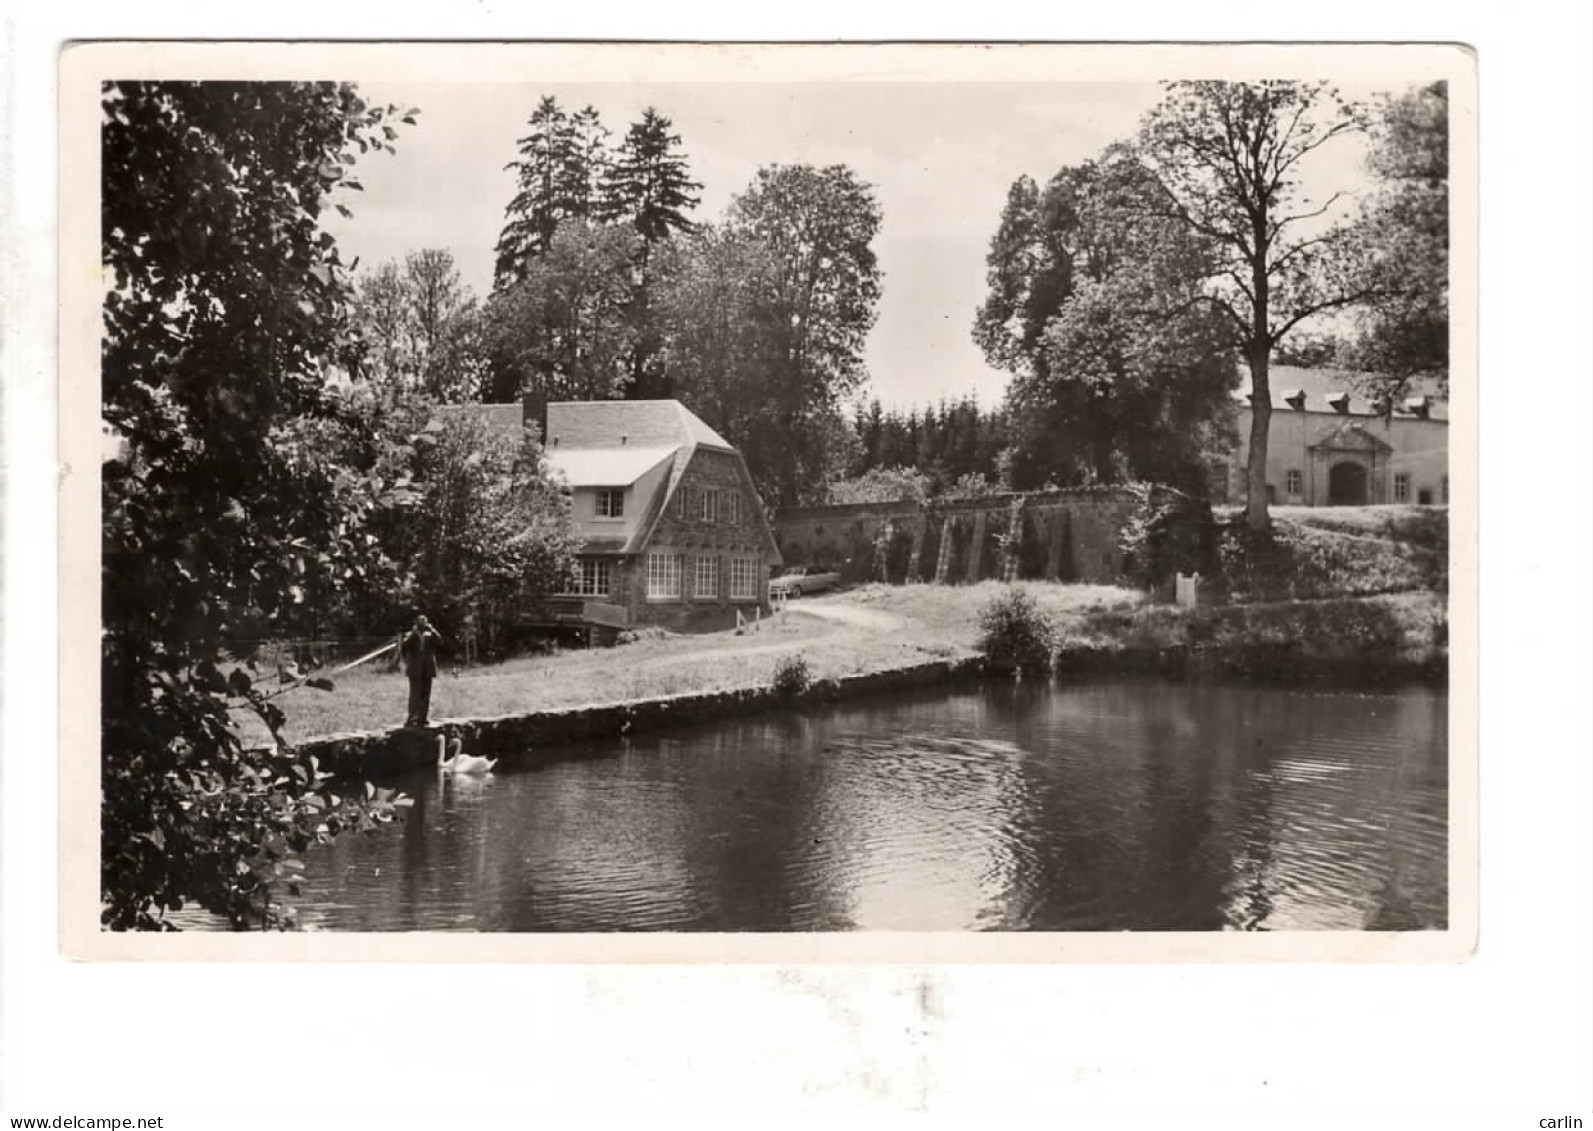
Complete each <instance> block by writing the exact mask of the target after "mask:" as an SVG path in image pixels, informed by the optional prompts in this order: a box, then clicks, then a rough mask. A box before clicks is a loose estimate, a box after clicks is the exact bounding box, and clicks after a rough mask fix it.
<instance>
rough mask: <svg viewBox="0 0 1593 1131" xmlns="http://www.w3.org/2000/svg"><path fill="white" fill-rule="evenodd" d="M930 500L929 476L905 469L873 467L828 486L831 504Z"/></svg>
mask: <svg viewBox="0 0 1593 1131" xmlns="http://www.w3.org/2000/svg"><path fill="white" fill-rule="evenodd" d="M928 497H929V477H928V476H927V475H925V474H924V473H923V472H921V471H913V470H911V469H910V468H904V467H876V468H872V469H870V470H868V471H865V472H864V473H863V474H862V475H859V476H857V477H856V478H853V479H840V480H837V481H836V482H834V483H831V484H830V499H829V501H830V502H832V503H894V502H898V501H901V500H904V499H905V500H907V501H909V502H914V503H921V502H923V501H924V500H925V499H927V498H928Z"/></svg>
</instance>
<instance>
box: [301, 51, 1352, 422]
mask: <svg viewBox="0 0 1593 1131" xmlns="http://www.w3.org/2000/svg"><path fill="white" fill-rule="evenodd" d="M360 89H361V90H362V92H364V93H365V95H366V96H367V97H368V98H369V99H370V100H371V101H373V102H377V103H383V104H385V103H394V104H399V105H401V106H403V107H405V108H408V107H415V108H417V109H419V110H420V114H419V116H418V118H417V124H416V125H415V126H413V127H400V129H401V133H400V136H399V138H398V141H397V142H396V148H397V153H396V154H391V155H389V154H380V155H375V156H371V157H368V158H365V159H363V160H362V161H361V163H360V165H359V167H358V174H359V178H360V180H361V182H362V183H363V184H364V186H365V192H364V193H363V194H351V199H349V200H348V204H349V206H350V208H351V210H352V211H353V212H354V217H353V219H352V220H347V221H344V220H341V219H338V218H335V217H334V219H337V222H336V223H335V224H334V223H329V224H328V227H329V228H330V229H331V230H332V232H333V234H334V235H336V236H337V237H338V242H339V245H340V247H341V248H342V249H343V254H344V258H345V259H348V258H350V257H352V256H358V257H359V259H360V262H361V266H362V268H363V267H367V266H375V265H376V264H377V263H379V262H382V261H385V260H388V259H398V258H402V256H403V255H404V254H405V253H406V252H408V251H413V250H418V249H420V248H423V247H441V248H446V249H448V250H449V251H451V252H452V253H453V255H454V259H455V261H456V262H457V264H458V266H459V269H460V273H461V275H462V276H463V278H464V280H465V282H466V283H467V284H468V285H469V286H470V287H471V288H472V289H473V290H474V291H475V292H476V293H477V295H479V296H482V297H485V295H486V294H487V293H488V292H489V291H490V289H491V285H492V266H493V247H494V245H495V244H496V242H497V238H498V232H499V230H500V228H501V227H502V224H503V209H504V206H505V205H506V204H507V203H508V201H509V199H510V196H511V195H512V193H513V189H514V173H513V172H512V171H511V170H508V169H506V168H505V166H506V165H507V164H508V163H509V162H510V161H512V160H514V159H515V157H516V147H515V141H516V139H517V138H518V137H520V136H522V135H523V133H524V132H525V121H526V118H527V117H528V116H529V114H530V112H531V110H532V109H533V108H534V106H535V105H536V102H537V100H538V99H539V98H540V97H541V96H542V95H543V94H551V95H554V96H555V97H557V98H558V99H559V101H560V102H561V103H562V104H563V105H564V106H565V107H566V108H567V109H570V110H574V109H578V108H580V107H581V106H584V105H586V104H588V103H590V104H591V105H593V106H595V107H596V108H597V110H598V111H599V113H600V114H601V116H602V119H603V122H604V124H605V125H606V126H607V127H608V128H609V130H610V131H611V132H612V134H613V137H612V138H611V141H616V142H617V141H618V140H619V138H620V137H621V136H622V135H623V134H624V132H625V129H626V128H627V126H628V125H629V124H630V123H631V122H633V121H635V120H636V119H637V118H639V117H640V115H641V112H642V110H643V109H644V108H645V107H647V106H653V107H656V108H657V109H658V110H659V112H661V113H662V114H664V115H665V116H667V117H669V118H671V119H672V120H673V122H674V127H675V131H676V132H677V133H679V134H680V136H681V142H682V150H683V152H684V153H685V154H686V155H687V157H688V159H689V163H690V169H691V174H692V176H693V178H694V179H695V180H697V181H699V182H701V183H702V185H703V190H702V201H701V203H700V205H699V206H698V208H697V211H696V212H695V213H694V216H695V217H696V218H698V219H703V220H717V219H718V218H719V217H720V216H721V215H722V214H723V212H724V210H725V208H726V206H727V205H728V204H729V202H730V200H731V198H732V196H734V195H735V194H736V193H738V192H740V191H742V190H743V189H744V188H745V187H746V186H747V185H748V184H749V183H750V182H751V180H752V178H753V175H754V174H755V173H756V171H757V170H758V168H759V167H760V166H762V165H766V164H773V163H798V162H807V163H811V164H815V165H828V164H834V163H844V164H847V165H850V166H851V167H852V168H853V169H854V170H855V171H856V172H857V173H858V175H859V176H861V177H862V178H863V179H864V180H866V181H868V182H869V183H870V184H872V185H873V186H874V189H875V191H876V194H877V197H878V200H879V203H880V206H881V210H882V213H883V221H882V223H881V226H880V231H879V234H878V236H877V237H876V240H875V251H876V253H877V255H878V259H879V265H880V269H881V271H882V273H883V276H884V278H883V294H882V297H881V300H880V303H879V318H878V322H877V323H876V325H875V326H874V329H873V331H872V332H871V334H870V335H869V339H868V344H867V349H866V361H867V366H868V371H869V385H868V386H867V387H866V388H865V390H864V392H865V393H866V394H869V395H877V396H878V397H879V398H880V399H881V400H882V401H883V402H885V403H886V404H887V405H896V406H902V407H908V406H912V405H918V404H923V403H925V402H930V401H937V400H939V399H940V398H942V397H948V398H958V397H961V396H964V395H966V394H968V393H970V392H971V393H973V394H974V395H975V396H977V397H978V399H979V401H980V403H981V404H983V405H986V406H992V407H993V406H994V405H996V404H997V403H999V401H1000V399H1001V396H1002V393H1003V391H1004V389H1005V387H1006V374H1004V373H1002V372H1000V371H998V370H994V369H992V368H991V367H990V366H988V365H987V364H986V363H985V360H984V357H983V355H982V354H981V353H980V351H979V349H978V347H976V346H975V345H974V344H973V341H972V339H971V337H970V330H971V327H972V324H973V317H974V312H975V310H976V308H977V307H978V305H979V304H980V302H981V301H982V300H983V298H984V295H985V289H986V287H985V254H986V251H987V250H988V247H989V241H990V237H991V235H992V234H993V233H994V232H995V230H996V226H997V224H998V223H999V220H1000V215H1001V209H1002V206H1003V204H1004V202H1005V200H1006V195H1007V189H1008V187H1009V186H1010V185H1011V184H1012V182H1013V181H1014V180H1015V179H1017V178H1018V177H1019V176H1021V175H1023V174H1025V173H1027V174H1029V175H1030V176H1032V177H1034V178H1035V179H1036V180H1037V181H1039V182H1041V183H1042V184H1043V183H1044V181H1045V180H1046V179H1048V178H1049V177H1050V176H1051V175H1052V174H1053V173H1055V172H1056V171H1057V169H1059V168H1060V167H1062V166H1064V165H1069V164H1076V163H1078V162H1080V161H1084V160H1087V159H1089V158H1091V157H1094V156H1096V155H1098V154H1099V153H1100V151H1101V150H1102V149H1103V148H1104V147H1105V146H1106V145H1108V144H1109V143H1111V142H1113V141H1116V140H1119V139H1123V138H1126V137H1128V136H1129V135H1130V134H1132V133H1133V131H1134V129H1135V127H1136V126H1137V124H1138V122H1139V120H1140V118H1141V116H1142V115H1143V114H1144V113H1145V112H1146V111H1147V110H1149V109H1150V108H1151V107H1152V106H1153V105H1155V103H1156V101H1157V99H1158V96H1159V93H1160V92H1159V88H1158V86H1157V85H1156V84H1155V83H1147V82H1132V83H1116V82H1072V83H1069V82H1046V83H1039V82H1023V83H1016V82H966V81H964V82H940V83H900V82H895V83H842V82H823V83H820V82H809V83H737V84H727V83H646V84H626V83H592V84H585V85H576V84H570V83H536V82H526V83H514V84H510V83H497V82H494V83H485V82H484V83H459V82H452V83H390V82H366V83H361V84H360ZM1346 93H1347V94H1350V95H1351V96H1353V97H1361V96H1364V94H1365V93H1370V92H1369V91H1368V92H1362V91H1356V90H1350V89H1346ZM1319 154H1320V157H1319V159H1318V160H1317V161H1316V162H1315V164H1314V166H1312V167H1311V168H1310V169H1308V171H1307V172H1308V178H1307V179H1308V183H1309V185H1310V187H1311V189H1312V190H1313V191H1314V190H1316V189H1317V188H1318V187H1319V186H1320V187H1321V188H1322V190H1323V193H1324V195H1325V193H1326V192H1327V191H1332V190H1333V189H1336V188H1340V187H1347V188H1351V189H1354V188H1356V187H1357V186H1361V187H1364V177H1363V175H1362V173H1361V160H1362V156H1363V147H1362V146H1361V145H1360V143H1359V142H1358V141H1357V140H1355V139H1347V140H1345V141H1344V142H1343V143H1342V144H1341V143H1340V142H1337V141H1335V142H1333V143H1330V144H1329V145H1328V146H1326V147H1324V148H1323V149H1322V150H1321V151H1319Z"/></svg>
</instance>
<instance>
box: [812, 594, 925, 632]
mask: <svg viewBox="0 0 1593 1131" xmlns="http://www.w3.org/2000/svg"><path fill="white" fill-rule="evenodd" d="M785 611H786V612H788V613H800V614H802V615H804V616H810V617H818V618H819V619H820V620H827V621H831V622H833V623H835V624H844V625H849V626H851V627H853V628H865V629H869V630H870V631H873V632H896V631H899V630H901V629H904V628H907V627H909V622H908V621H907V620H906V619H905V618H903V617H899V616H896V615H895V614H894V613H883V612H880V611H879V610H878V609H864V608H859V607H858V606H856V605H832V604H828V603H825V602H819V601H815V602H804V601H793V602H791V603H789V604H787V605H786V607H785Z"/></svg>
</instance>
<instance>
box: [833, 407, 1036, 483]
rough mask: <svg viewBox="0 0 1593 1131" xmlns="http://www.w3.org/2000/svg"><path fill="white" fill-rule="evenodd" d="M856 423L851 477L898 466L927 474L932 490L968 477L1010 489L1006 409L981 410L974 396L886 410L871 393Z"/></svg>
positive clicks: (854, 422)
mask: <svg viewBox="0 0 1593 1131" xmlns="http://www.w3.org/2000/svg"><path fill="white" fill-rule="evenodd" d="M852 428H853V431H854V432H856V433H857V439H858V445H859V450H858V458H857V461H856V462H855V463H854V464H853V465H852V469H851V477H852V478H857V477H858V476H861V475H866V474H867V473H869V472H871V471H875V470H882V469H890V468H898V467H899V468H902V469H907V470H911V471H914V472H916V473H918V474H921V475H923V476H924V477H925V479H926V487H927V492H928V494H931V495H935V494H939V493H942V492H944V491H945V490H946V489H947V488H948V487H951V486H953V485H954V484H956V483H957V481H958V480H963V479H967V477H969V476H974V477H977V479H983V480H986V481H991V482H993V485H994V489H995V490H1002V491H1004V490H1009V489H1010V484H1011V452H1010V451H1009V449H1008V431H1009V423H1008V419H1007V414H1006V412H1005V411H1004V410H1003V409H1000V408H997V409H993V410H985V409H981V408H980V407H979V402H978V401H977V400H976V399H975V398H974V397H973V396H972V395H968V396H965V397H962V398H960V399H958V400H955V401H953V400H947V399H944V398H943V399H942V400H941V401H940V402H939V403H938V404H926V405H924V406H923V407H922V408H921V409H920V408H912V409H909V410H907V411H906V412H903V411H902V410H900V409H894V408H893V409H889V410H887V409H886V408H885V407H884V406H883V405H881V404H880V402H879V399H878V398H873V399H870V400H869V401H868V402H867V403H866V404H862V405H859V406H858V407H857V409H856V412H855V414H854V416H853V421H852ZM967 482H968V484H972V483H974V482H976V479H968V480H967Z"/></svg>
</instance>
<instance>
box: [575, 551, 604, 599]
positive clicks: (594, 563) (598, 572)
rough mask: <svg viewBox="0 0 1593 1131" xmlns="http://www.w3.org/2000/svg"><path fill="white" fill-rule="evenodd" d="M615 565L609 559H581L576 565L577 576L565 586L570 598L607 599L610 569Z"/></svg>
mask: <svg viewBox="0 0 1593 1131" xmlns="http://www.w3.org/2000/svg"><path fill="white" fill-rule="evenodd" d="M612 566H613V563H612V562H611V561H609V559H607V558H581V559H580V560H579V561H577V562H576V563H575V574H574V576H573V577H571V578H570V580H569V581H568V582H567V583H566V584H565V587H564V593H565V595H566V596H569V597H607V596H608V594H609V577H610V573H609V571H610V569H611V567H612Z"/></svg>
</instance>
